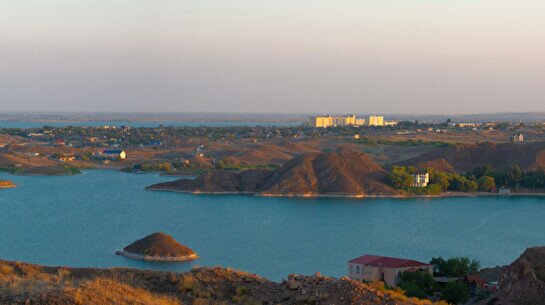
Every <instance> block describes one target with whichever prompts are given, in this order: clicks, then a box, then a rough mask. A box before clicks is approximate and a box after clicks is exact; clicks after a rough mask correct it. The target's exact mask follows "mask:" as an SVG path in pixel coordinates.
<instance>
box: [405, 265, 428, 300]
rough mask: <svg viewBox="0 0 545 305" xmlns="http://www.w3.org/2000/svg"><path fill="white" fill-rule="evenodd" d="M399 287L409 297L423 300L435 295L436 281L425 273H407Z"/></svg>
mask: <svg viewBox="0 0 545 305" xmlns="http://www.w3.org/2000/svg"><path fill="white" fill-rule="evenodd" d="M398 286H399V288H401V289H403V290H404V291H405V292H406V293H407V295H408V296H410V297H417V298H420V299H422V298H425V297H426V296H428V295H432V294H433V288H434V287H433V286H434V280H433V277H432V276H431V274H429V273H428V272H425V271H415V272H405V273H403V274H402V275H401V278H400V280H399V284H398Z"/></svg>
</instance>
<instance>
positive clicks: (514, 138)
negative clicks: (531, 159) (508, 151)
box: [511, 132, 524, 142]
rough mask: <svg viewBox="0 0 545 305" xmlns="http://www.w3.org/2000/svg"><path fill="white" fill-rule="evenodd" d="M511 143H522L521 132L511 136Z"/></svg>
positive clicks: (522, 136) (522, 135)
mask: <svg viewBox="0 0 545 305" xmlns="http://www.w3.org/2000/svg"><path fill="white" fill-rule="evenodd" d="M511 142H524V134H523V133H522V132H517V133H515V134H514V135H512V136H511Z"/></svg>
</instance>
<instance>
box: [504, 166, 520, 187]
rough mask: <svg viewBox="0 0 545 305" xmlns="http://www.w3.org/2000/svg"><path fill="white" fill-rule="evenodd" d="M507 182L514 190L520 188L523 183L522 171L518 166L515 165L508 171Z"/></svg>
mask: <svg viewBox="0 0 545 305" xmlns="http://www.w3.org/2000/svg"><path fill="white" fill-rule="evenodd" d="M506 182H507V185H508V186H510V187H512V188H515V189H518V188H520V184H521V182H522V170H521V169H520V167H519V166H518V165H513V166H511V167H509V168H508V169H507V171H506Z"/></svg>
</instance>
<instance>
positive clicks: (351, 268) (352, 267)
mask: <svg viewBox="0 0 545 305" xmlns="http://www.w3.org/2000/svg"><path fill="white" fill-rule="evenodd" d="M352 273H354V266H352V265H350V274H352Z"/></svg>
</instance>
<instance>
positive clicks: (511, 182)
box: [390, 165, 545, 195]
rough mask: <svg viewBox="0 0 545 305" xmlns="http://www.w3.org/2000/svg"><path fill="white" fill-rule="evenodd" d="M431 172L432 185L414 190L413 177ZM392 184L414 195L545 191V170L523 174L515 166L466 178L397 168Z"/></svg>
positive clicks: (472, 173)
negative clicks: (450, 192)
mask: <svg viewBox="0 0 545 305" xmlns="http://www.w3.org/2000/svg"><path fill="white" fill-rule="evenodd" d="M419 172H427V173H429V174H430V183H429V184H428V186H427V187H412V184H413V177H412V175H413V174H417V173H419ZM390 183H391V184H392V186H393V187H395V188H396V189H399V190H404V191H407V192H409V193H413V194H428V195H436V194H439V193H441V192H444V191H454V192H476V191H481V192H492V191H495V190H497V189H498V188H510V189H513V190H515V191H516V190H521V189H531V190H538V189H541V190H543V189H545V171H544V170H543V168H540V169H538V170H535V171H522V170H521V169H520V167H519V166H517V165H513V166H510V167H508V168H506V169H504V170H495V171H494V170H492V168H491V167H490V166H484V167H480V168H476V169H474V170H473V171H470V172H468V173H467V174H466V175H461V174H456V173H447V172H441V171H438V170H436V169H434V168H426V169H417V168H416V167H414V166H394V167H393V168H392V171H391V172H390Z"/></svg>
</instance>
